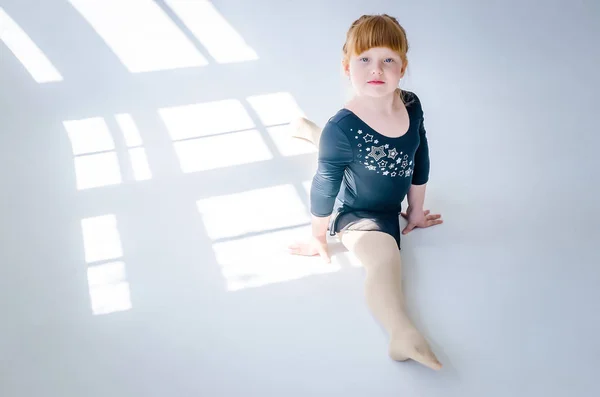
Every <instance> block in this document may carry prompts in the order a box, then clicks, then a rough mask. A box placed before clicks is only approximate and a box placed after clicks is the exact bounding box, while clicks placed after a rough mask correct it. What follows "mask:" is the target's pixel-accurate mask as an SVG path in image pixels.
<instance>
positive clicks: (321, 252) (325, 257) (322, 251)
mask: <svg viewBox="0 0 600 397" xmlns="http://www.w3.org/2000/svg"><path fill="white" fill-rule="evenodd" d="M319 255H321V258H323V260H324V261H325V263H331V258H330V257H329V252H327V248H325V247H322V246H321V247H319Z"/></svg>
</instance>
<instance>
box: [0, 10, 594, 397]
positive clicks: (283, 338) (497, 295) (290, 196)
mask: <svg viewBox="0 0 600 397" xmlns="http://www.w3.org/2000/svg"><path fill="white" fill-rule="evenodd" d="M537 3H538V2H534V1H524V2H523V1H521V2H518V1H516V0H508V1H505V2H479V1H474V0H470V1H469V0H461V1H455V2H444V1H420V2H408V1H383V0H373V1H369V2H358V1H353V2H349V1H337V0H336V1H326V2H323V1H316V0H309V1H302V2H290V1H267V0H258V1H252V2H250V1H248V2H242V1H217V0H215V1H206V0H135V1H134V0H129V1H123V0H120V1H116V0H115V1H102V2H100V1H91V0H47V1H43V2H41V1H33V0H0V151H1V153H0V165H1V166H0V177H1V178H2V181H3V186H4V188H3V190H2V193H1V195H0V197H1V201H0V204H1V205H0V233H1V234H0V237H1V238H0V314H1V318H0V395H2V396H3V397H34V396H35V397H38V396H53V397H54V396H57V397H80V396H86V397H96V396H98V397H100V396H102V397H104V396H112V397H121V396H123V397H135V396H144V397H149V396H161V397H162V396H182V397H183V396H290V397H292V396H381V397H383V396H414V397H417V396H427V397H430V396H444V397H450V396H457V397H458V396H460V397H467V396H469V397H470V396H477V397H482V396H486V397H496V396H498V397H500V396H503V397H504V396H549V397H550V396H552V397H554V396H556V397H558V396H570V397H579V396H581V397H583V396H592V395H598V394H597V393H598V389H599V386H598V381H597V375H596V373H597V370H598V368H599V364H598V362H599V361H600V342H599V341H598V335H599V333H600V320H599V318H600V317H598V313H600V307H599V305H600V303H599V302H600V292H599V291H600V288H599V287H600V254H599V253H598V243H599V242H600V226H599V223H600V215H599V209H600V208H599V207H600V205H599V204H598V203H599V200H598V198H597V195H598V194H599V193H600V183H599V178H598V170H599V169H600V163H599V160H598V156H597V153H596V151H597V150H596V148H597V146H598V145H599V144H600V138H599V137H598V118H597V114H598V112H597V108H598V99H597V92H598V87H599V85H600V80H599V78H598V74H597V70H596V69H597V67H596V65H597V64H598V62H599V61H600V55H599V50H598V46H597V45H595V44H594V43H595V42H597V41H598V39H599V38H600V25H598V23H597V21H598V19H599V18H600V7H599V6H598V3H596V2H593V1H579V2H568V1H560V0H556V1H551V2H545V3H544V5H541V4H539V5H536V4H537ZM365 13H388V14H390V15H394V16H396V17H397V18H398V19H399V21H400V22H401V23H402V24H403V26H404V27H405V28H406V30H407V34H408V39H409V42H410V45H411V48H410V51H409V55H408V56H409V62H410V64H409V69H408V73H407V75H406V77H405V78H404V80H403V81H402V83H401V86H402V87H403V88H406V89H409V90H412V91H414V92H415V93H417V94H418V95H419V97H420V99H421V101H422V103H423V107H424V111H425V119H426V125H427V134H428V138H429V144H430V155H431V178H430V182H429V183H428V186H427V196H426V201H425V206H426V208H427V209H430V210H431V211H432V212H434V213H440V214H442V217H443V219H444V223H443V224H442V225H439V226H435V227H432V228H429V229H421V230H419V229H417V230H415V231H413V232H412V233H410V234H409V235H407V236H405V237H403V242H402V247H403V249H402V258H403V275H402V276H403V282H404V291H405V295H406V299H407V304H408V308H409V311H410V314H411V316H412V318H413V320H414V322H415V324H417V326H418V327H419V328H420V329H421V330H422V332H423V334H424V335H425V336H426V337H427V338H428V340H429V341H430V342H431V345H432V347H433V349H434V351H435V352H436V354H437V356H438V358H439V359H440V361H441V362H442V363H443V365H444V367H443V369H442V370H441V371H439V372H434V371H432V370H429V369H427V368H425V367H423V366H421V365H418V364H417V363H415V362H413V361H409V362H404V363H398V362H394V361H392V360H390V359H389V358H388V356H387V341H386V336H385V334H384V332H383V330H382V329H381V327H379V325H378V324H377V323H376V322H375V321H374V319H373V318H372V316H371V314H370V313H369V311H368V308H367V306H366V303H365V299H364V290H363V282H364V275H365V274H364V269H363V268H362V267H361V265H360V264H359V263H358V261H357V260H356V259H355V258H354V257H353V256H352V255H351V254H350V253H349V252H347V251H346V250H345V249H344V247H343V246H342V245H341V244H340V243H339V242H337V241H336V240H335V239H332V240H331V244H330V250H331V252H332V253H333V261H332V263H331V264H329V265H327V264H324V263H323V262H321V260H320V259H319V258H316V257H314V258H310V257H298V256H294V257H292V256H290V255H288V254H287V252H286V247H287V245H288V243H290V242H291V241H293V240H295V239H303V238H305V237H306V236H308V233H309V230H310V213H309V210H308V209H309V207H308V206H309V199H308V191H309V189H310V181H311V179H312V176H313V175H314V171H315V167H316V162H315V160H316V151H315V149H314V148H313V147H312V146H310V145H309V144H307V143H304V142H301V141H293V140H291V139H290V138H289V131H290V130H289V122H290V121H291V120H292V119H293V118H295V117H297V116H301V115H304V116H306V117H308V118H310V119H311V120H314V121H315V122H316V123H317V124H319V125H323V124H324V123H325V122H326V121H327V120H328V118H329V117H330V116H332V115H333V114H334V113H335V112H336V111H337V110H338V109H339V108H340V107H342V106H343V103H344V100H345V98H346V97H347V94H348V88H349V87H348V82H347V81H346V80H345V79H344V78H343V76H342V74H341V70H340V51H341V47H342V44H343V42H344V39H345V33H346V30H347V29H348V28H349V26H350V24H351V23H352V21H354V20H355V19H356V18H358V17H359V16H360V15H362V14H365ZM402 222H403V225H404V220H402Z"/></svg>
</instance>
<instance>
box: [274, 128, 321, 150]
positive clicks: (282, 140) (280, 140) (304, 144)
mask: <svg viewBox="0 0 600 397" xmlns="http://www.w3.org/2000/svg"><path fill="white" fill-rule="evenodd" d="M267 133H268V134H269V136H270V137H271V139H272V140H273V143H275V146H276V147H277V150H278V151H279V153H280V154H281V155H282V156H296V155H299V154H308V153H316V152H317V148H316V147H315V145H313V144H312V143H310V142H308V141H305V140H304V139H296V138H292V137H291V131H290V126H289V124H286V125H280V126H276V127H268V128H267Z"/></svg>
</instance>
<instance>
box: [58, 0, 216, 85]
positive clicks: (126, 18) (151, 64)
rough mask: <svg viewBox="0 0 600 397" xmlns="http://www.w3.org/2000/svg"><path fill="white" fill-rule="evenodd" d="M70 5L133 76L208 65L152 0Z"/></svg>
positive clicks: (87, 0)
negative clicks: (141, 73) (134, 74)
mask: <svg viewBox="0 0 600 397" xmlns="http://www.w3.org/2000/svg"><path fill="white" fill-rule="evenodd" d="M68 1H69V3H71V5H72V6H73V7H74V8H75V9H76V10H77V11H78V12H79V13H80V14H81V15H82V16H83V17H84V18H85V20H86V21H87V22H88V23H89V24H90V25H91V26H92V28H93V29H94V30H95V31H96V32H97V33H98V35H99V36H100V37H101V38H102V39H103V40H104V42H105V43H106V45H107V46H108V47H109V48H110V49H111V50H112V51H113V52H114V54H115V55H116V56H117V57H118V58H119V60H121V62H122V63H123V65H124V66H125V67H126V68H127V69H128V70H129V71H130V72H131V73H140V72H152V71H159V70H171V69H177V68H186V67H198V66H205V65H207V64H208V61H207V60H206V58H204V57H203V56H202V54H201V53H200V52H199V51H198V49H197V48H196V47H195V46H194V44H193V43H192V42H191V41H190V40H189V39H188V38H187V37H186V36H185V34H184V33H183V32H182V31H181V30H180V29H179V28H178V27H177V25H176V24H175V22H173V21H172V20H171V18H169V17H168V16H167V15H166V14H165V12H164V11H163V10H162V9H161V8H160V6H159V5H158V4H156V2H154V1H152V0H135V1H122V0H103V1H93V0H68Z"/></svg>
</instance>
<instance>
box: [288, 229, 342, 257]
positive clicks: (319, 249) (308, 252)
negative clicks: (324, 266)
mask: <svg viewBox="0 0 600 397" xmlns="http://www.w3.org/2000/svg"><path fill="white" fill-rule="evenodd" d="M288 251H289V253H290V254H292V255H305V256H315V255H320V256H321V258H322V259H323V260H324V261H325V263H331V258H330V257H329V251H328V249H327V239H326V238H317V237H314V236H311V237H310V239H309V240H308V241H305V242H296V243H294V244H290V245H289V246H288Z"/></svg>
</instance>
